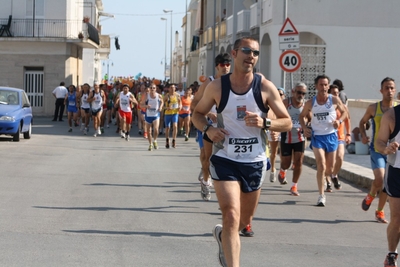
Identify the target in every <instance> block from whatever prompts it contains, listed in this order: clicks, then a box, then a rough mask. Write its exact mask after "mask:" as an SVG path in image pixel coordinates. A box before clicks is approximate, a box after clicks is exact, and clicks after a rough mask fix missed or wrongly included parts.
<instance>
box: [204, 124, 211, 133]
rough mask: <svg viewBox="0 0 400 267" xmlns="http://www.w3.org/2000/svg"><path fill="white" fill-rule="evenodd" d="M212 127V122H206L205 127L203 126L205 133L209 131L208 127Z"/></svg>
mask: <svg viewBox="0 0 400 267" xmlns="http://www.w3.org/2000/svg"><path fill="white" fill-rule="evenodd" d="M210 127H212V125H211V124H206V125H204V127H203V134H205V133H206V132H207V131H208V129H210Z"/></svg>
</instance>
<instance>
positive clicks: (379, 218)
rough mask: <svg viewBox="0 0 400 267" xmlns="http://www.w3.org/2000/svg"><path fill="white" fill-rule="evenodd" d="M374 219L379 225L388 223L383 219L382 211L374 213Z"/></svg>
mask: <svg viewBox="0 0 400 267" xmlns="http://www.w3.org/2000/svg"><path fill="white" fill-rule="evenodd" d="M375 219H376V221H377V222H380V223H388V221H387V220H386V219H385V213H384V212H383V210H381V211H378V210H377V211H375ZM389 266H390V265H389Z"/></svg>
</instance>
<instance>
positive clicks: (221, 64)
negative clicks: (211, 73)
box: [218, 63, 231, 68]
mask: <svg viewBox="0 0 400 267" xmlns="http://www.w3.org/2000/svg"><path fill="white" fill-rule="evenodd" d="M230 65H231V63H219V64H218V66H220V67H227V68H228V67H229V66H230Z"/></svg>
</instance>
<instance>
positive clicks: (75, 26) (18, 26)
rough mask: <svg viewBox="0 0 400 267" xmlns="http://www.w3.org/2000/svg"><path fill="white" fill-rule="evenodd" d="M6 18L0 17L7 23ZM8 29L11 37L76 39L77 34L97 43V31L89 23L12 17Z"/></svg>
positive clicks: (1, 21)
mask: <svg viewBox="0 0 400 267" xmlns="http://www.w3.org/2000/svg"><path fill="white" fill-rule="evenodd" d="M7 20H8V19H0V24H1V25H2V24H7ZM10 31H11V33H12V36H13V37H26V38H30V37H31V38H67V39H78V38H79V34H80V33H82V34H83V37H86V38H89V39H90V40H92V41H93V42H95V43H96V44H99V33H98V31H97V29H96V28H95V27H94V26H93V25H91V24H90V23H83V22H82V21H81V20H62V19H35V20H33V19H13V20H12V21H11V27H10Z"/></svg>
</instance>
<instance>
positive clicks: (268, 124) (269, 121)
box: [263, 118, 271, 130]
mask: <svg viewBox="0 0 400 267" xmlns="http://www.w3.org/2000/svg"><path fill="white" fill-rule="evenodd" d="M263 122H264V127H263V129H264V130H266V129H268V128H269V127H271V120H270V119H267V118H263Z"/></svg>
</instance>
